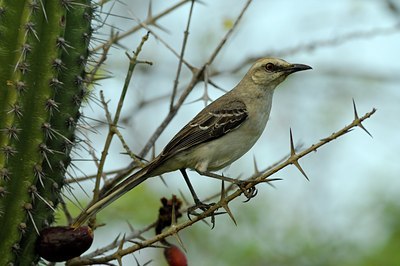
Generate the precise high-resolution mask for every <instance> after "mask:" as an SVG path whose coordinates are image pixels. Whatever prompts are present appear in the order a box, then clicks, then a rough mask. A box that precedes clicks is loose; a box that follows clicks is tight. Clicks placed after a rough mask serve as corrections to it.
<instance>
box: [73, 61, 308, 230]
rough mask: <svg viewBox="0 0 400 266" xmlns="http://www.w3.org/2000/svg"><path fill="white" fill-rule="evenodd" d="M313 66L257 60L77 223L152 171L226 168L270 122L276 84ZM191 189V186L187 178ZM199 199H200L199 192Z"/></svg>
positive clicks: (76, 223) (199, 170)
mask: <svg viewBox="0 0 400 266" xmlns="http://www.w3.org/2000/svg"><path fill="white" fill-rule="evenodd" d="M307 69H311V67H310V66H307V65H303V64H290V63H288V62H286V61H284V60H282V59H277V58H262V59H259V60H257V61H256V62H255V63H254V64H253V66H252V67H251V68H250V69H249V71H248V72H247V73H246V75H245V76H244V77H243V79H242V80H241V81H240V82H239V84H237V85H236V86H235V87H234V88H233V89H232V90H231V91H229V92H227V93H226V94H224V95H223V96H221V97H219V98H218V99H217V100H215V101H214V102H212V103H211V104H209V105H208V106H206V107H205V108H204V109H203V110H201V111H200V112H199V113H198V114H197V115H196V116H195V117H194V118H193V119H192V120H191V121H190V122H189V123H188V124H187V125H185V126H184V127H183V128H182V129H181V130H180V131H179V132H178V133H177V134H176V135H175V136H174V137H173V138H172V140H171V141H170V142H169V143H168V144H167V145H166V146H165V148H164V149H163V151H162V152H161V153H160V154H159V155H158V156H157V157H155V158H154V159H153V160H152V161H151V162H150V163H149V164H148V165H146V166H145V167H144V168H142V169H141V170H139V171H138V172H136V173H134V174H132V175H131V176H129V177H127V178H126V179H125V180H124V181H122V182H121V183H119V184H118V185H116V186H115V187H113V188H111V189H110V190H109V191H108V192H107V193H106V194H105V195H103V196H102V197H101V198H100V199H99V200H98V201H97V202H94V203H91V204H89V206H88V207H87V208H86V210H84V211H83V212H82V213H81V215H80V216H79V217H78V218H77V219H76V222H75V223H74V226H79V225H81V224H82V223H84V222H85V221H86V220H87V219H88V218H89V217H91V216H92V215H94V214H96V213H97V212H98V211H100V210H101V209H103V208H104V207H106V206H107V205H109V204H110V203H112V202H113V201H115V200H116V199H118V198H119V197H121V196H122V195H123V194H125V193H126V192H128V191H130V190H131V189H133V188H134V187H136V186H138V185H139V184H140V183H142V182H143V181H145V180H146V179H147V178H149V177H153V176H158V175H161V174H163V173H167V172H171V171H175V170H181V172H182V173H183V175H184V177H185V180H186V181H187V182H188V179H187V175H186V172H185V169H187V168H189V169H193V170H196V171H197V172H199V173H204V172H209V171H215V170H219V169H222V168H224V167H226V166H228V165H230V164H231V163H233V162H234V161H236V160H237V159H239V158H240V157H242V156H243V155H244V154H245V153H246V152H247V151H249V150H250V148H251V147H253V145H254V144H255V143H256V141H257V140H258V139H259V137H260V136H261V134H262V133H263V131H264V129H265V126H266V124H267V121H268V118H269V114H270V111H271V105H272V96H273V93H274V90H275V88H276V87H277V86H278V85H279V84H280V83H281V82H283V81H284V80H285V79H286V77H287V76H289V75H290V74H292V73H295V72H298V71H303V70H307ZM188 185H189V188H190V189H191V192H192V195H193V193H194V191H192V190H193V188H192V187H191V185H190V184H189V183H188ZM194 198H195V202H196V201H197V202H196V204H199V203H200V202H199V201H198V199H197V196H195V194H194Z"/></svg>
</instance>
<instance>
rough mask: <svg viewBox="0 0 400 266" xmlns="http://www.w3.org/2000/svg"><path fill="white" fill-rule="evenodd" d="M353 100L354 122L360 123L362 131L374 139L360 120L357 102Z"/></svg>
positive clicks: (358, 124)
mask: <svg viewBox="0 0 400 266" xmlns="http://www.w3.org/2000/svg"><path fill="white" fill-rule="evenodd" d="M352 100H353V109H354V121H358V122H357V126H359V127H360V128H361V129H362V130H364V131H365V132H366V133H367V134H368V135H369V136H370V137H371V138H373V137H372V135H371V133H369V132H368V130H367V129H366V128H365V127H364V126H363V124H362V123H361V121H360V118H359V117H358V113H357V107H356V102H355V101H354V99H352Z"/></svg>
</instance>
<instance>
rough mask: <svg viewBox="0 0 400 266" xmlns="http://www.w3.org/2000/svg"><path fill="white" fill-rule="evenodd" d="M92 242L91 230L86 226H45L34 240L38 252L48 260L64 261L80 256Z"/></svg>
mask: <svg viewBox="0 0 400 266" xmlns="http://www.w3.org/2000/svg"><path fill="white" fill-rule="evenodd" d="M92 242H93V232H92V230H91V229H90V228H89V227H87V226H82V227H78V228H72V227H67V226H55V227H47V228H45V229H43V230H42V231H41V232H40V236H39V238H38V240H37V242H36V250H37V252H38V254H39V255H40V256H41V257H42V258H44V259H46V260H48V261H53V262H56V261H66V260H69V259H72V258H75V257H78V256H80V255H81V254H82V253H83V252H85V251H86V250H88V249H89V248H90V246H91V245H92Z"/></svg>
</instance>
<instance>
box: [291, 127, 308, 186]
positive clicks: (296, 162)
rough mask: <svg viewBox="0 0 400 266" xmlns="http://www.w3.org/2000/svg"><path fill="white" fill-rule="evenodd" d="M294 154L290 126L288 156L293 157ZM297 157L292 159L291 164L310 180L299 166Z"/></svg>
mask: <svg viewBox="0 0 400 266" xmlns="http://www.w3.org/2000/svg"><path fill="white" fill-rule="evenodd" d="M295 156H297V155H296V150H295V148H294V143H293V134H292V129H291V128H290V158H292V157H295ZM290 158H289V159H290ZM298 160H299V158H297V159H296V160H293V162H292V164H293V165H294V166H296V168H297V169H298V170H299V171H300V173H302V175H303V176H304V177H305V178H306V179H307V180H308V181H310V179H309V178H308V176H307V175H306V173H305V172H304V170H303V168H301V166H300V164H299V161H298Z"/></svg>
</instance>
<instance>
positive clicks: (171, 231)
mask: <svg viewBox="0 0 400 266" xmlns="http://www.w3.org/2000/svg"><path fill="white" fill-rule="evenodd" d="M375 112H376V109H375V108H374V109H372V110H371V111H370V112H368V113H366V114H365V115H363V116H362V117H358V115H357V111H356V109H355V104H354V113H355V117H354V119H353V121H352V122H351V123H350V124H349V125H347V126H345V127H343V128H342V129H340V130H339V131H337V132H335V133H332V134H331V135H330V136H328V137H325V138H323V139H321V140H320V141H319V142H317V143H315V144H312V145H311V146H310V147H308V148H307V149H304V150H303V151H301V152H299V153H296V152H293V150H292V147H293V142H292V141H291V143H290V146H291V155H290V157H289V158H288V159H287V160H285V161H284V162H281V163H279V164H278V165H276V166H275V167H273V168H272V169H269V170H266V171H263V172H260V173H258V174H257V175H255V176H252V177H250V178H248V179H247V181H252V182H249V183H248V185H247V186H246V189H251V188H255V186H256V185H257V184H258V183H265V182H267V183H268V182H270V181H271V180H273V178H270V177H271V176H272V175H273V174H275V173H276V172H278V171H280V170H281V169H283V168H285V167H287V166H288V165H291V164H295V163H297V162H298V160H299V159H301V158H303V157H304V156H306V155H307V154H309V153H312V152H315V151H317V150H318V149H319V148H321V147H322V146H324V145H326V144H328V143H329V142H331V141H333V140H336V139H338V138H340V137H342V136H343V135H345V134H347V133H349V132H351V131H352V129H354V128H355V127H360V128H363V125H362V122H363V121H364V120H366V119H368V118H370V117H371V116H372V115H373V114H374V113H375ZM227 193H228V191H227V190H223V191H221V194H227ZM242 193H244V192H243V190H242V189H240V188H239V189H237V190H236V191H234V192H232V193H231V194H229V195H227V196H225V197H221V199H220V201H219V202H217V203H216V204H215V205H213V206H211V207H210V208H209V209H208V210H207V211H205V212H203V213H200V214H199V215H198V216H195V217H193V218H192V219H188V220H186V221H184V222H182V223H179V224H175V225H173V226H171V227H170V228H168V229H167V230H165V231H164V232H163V233H161V234H158V235H156V236H154V237H152V238H150V239H147V240H143V241H141V242H139V243H137V244H133V245H131V246H129V247H127V248H119V249H118V250H117V251H116V252H115V253H113V254H110V255H105V256H103V257H99V258H95V257H94V256H96V255H100V254H101V253H102V252H103V251H105V250H108V249H107V248H106V249H105V250H101V252H99V251H95V252H93V253H91V254H89V255H88V256H85V257H81V258H76V259H73V260H71V261H69V262H68V263H67V265H70V266H72V265H90V264H96V263H97V264H100V263H107V262H109V261H112V260H116V259H119V258H121V257H122V256H125V255H128V254H131V253H133V252H135V251H137V250H139V249H142V248H145V247H149V246H152V245H153V244H155V243H157V242H158V241H160V240H163V239H165V238H166V237H168V236H172V235H175V234H177V233H178V232H179V231H181V230H183V229H185V228H186V227H189V226H191V225H193V224H195V223H197V222H199V221H202V220H203V219H205V218H207V217H212V216H213V213H214V212H216V211H217V210H218V209H220V208H224V209H225V210H227V206H228V203H229V202H231V201H232V200H234V199H235V198H237V197H239V196H240V195H242ZM228 213H230V212H229V211H228ZM231 217H233V216H231ZM233 220H234V218H233ZM148 228H149V227H147V228H146V229H148ZM143 231H144V230H141V232H143ZM138 232H139V231H138ZM138 232H137V233H136V234H134V235H133V236H134V237H138V236H140V233H138ZM125 240H126V238H124V240H123V241H125ZM117 243H118V244H119V245H121V242H118V241H114V242H113V243H112V244H111V246H112V247H113V248H115V246H116V245H117ZM122 244H123V243H122ZM121 246H122V245H121Z"/></svg>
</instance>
